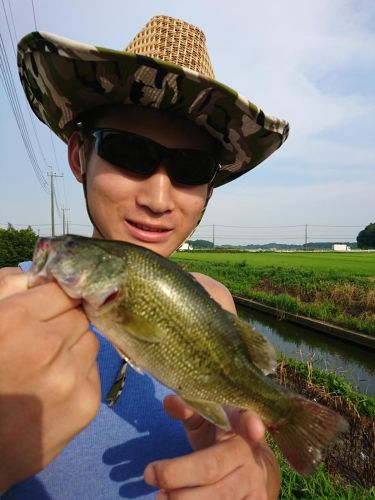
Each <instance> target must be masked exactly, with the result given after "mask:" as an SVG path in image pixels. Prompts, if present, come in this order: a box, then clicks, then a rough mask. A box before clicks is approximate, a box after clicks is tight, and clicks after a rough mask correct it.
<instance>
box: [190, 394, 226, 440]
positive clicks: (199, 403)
mask: <svg viewBox="0 0 375 500" xmlns="http://www.w3.org/2000/svg"><path fill="white" fill-rule="evenodd" d="M180 397H181V398H182V399H183V400H184V401H185V403H186V404H188V405H189V406H190V407H191V408H192V409H193V410H194V411H196V412H197V413H199V415H202V417H204V418H205V419H206V420H209V421H210V422H212V423H213V424H215V425H217V426H218V427H220V428H221V429H223V430H225V431H230V430H231V425H230V423H229V420H228V417H227V414H226V413H225V411H224V409H223V407H222V406H221V405H220V404H218V403H213V402H212V401H207V400H204V399H189V398H186V397H184V396H181V394H180Z"/></svg>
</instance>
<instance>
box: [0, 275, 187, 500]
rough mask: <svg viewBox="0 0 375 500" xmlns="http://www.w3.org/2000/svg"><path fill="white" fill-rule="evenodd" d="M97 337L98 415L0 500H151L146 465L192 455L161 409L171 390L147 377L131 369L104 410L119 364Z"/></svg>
mask: <svg viewBox="0 0 375 500" xmlns="http://www.w3.org/2000/svg"><path fill="white" fill-rule="evenodd" d="M21 267H22V268H23V269H24V270H26V269H27V266H21ZM93 330H94V331H95V329H93ZM95 333H96V334H97V336H98V338H99V341H100V350H99V355H98V364H99V371H100V378H101V384H102V403H101V405H100V410H99V413H98V415H97V416H96V418H95V419H94V420H93V421H92V422H91V424H90V425H89V426H88V427H86V429H85V430H83V431H82V432H81V433H80V434H79V435H78V436H76V437H75V439H73V441H71V443H69V445H68V446H67V447H66V448H65V449H64V450H63V452H62V453H61V454H60V455H59V456H58V457H56V458H55V459H54V460H53V461H52V463H51V464H49V466H48V467H46V469H44V470H43V471H42V472H40V473H39V474H37V475H36V476H34V477H32V478H30V479H28V480H26V481H23V482H22V483H19V484H17V485H16V486H14V487H12V488H11V489H10V490H8V491H7V492H6V493H5V494H4V495H2V496H1V499H2V500H11V499H12V500H16V499H17V500H19V499H22V500H34V499H35V500H50V499H54V500H57V499H61V500H62V499H64V500H78V499H79V500H86V499H87V500H93V499H113V498H128V499H135V498H136V499H152V498H154V497H155V494H154V492H155V491H156V490H155V488H152V487H150V486H148V485H147V484H146V483H145V482H144V481H143V471H144V469H145V467H146V465H147V464H149V463H150V462H152V461H154V460H158V459H163V458H173V457H176V456H181V455H184V454H186V453H190V452H191V451H192V450H191V447H190V445H189V443H188V441H187V439H186V435H185V433H184V430H183V428H182V425H181V424H180V423H179V422H176V421H174V420H172V419H171V418H169V417H168V415H167V414H166V413H165V410H164V408H163V405H162V400H163V398H164V397H165V396H166V395H167V394H170V393H171V391H170V389H168V388H166V387H164V386H163V385H162V384H160V383H159V382H157V381H156V380H155V379H154V378H152V377H151V376H149V375H147V374H145V375H141V374H139V373H137V372H136V371H134V370H133V369H132V368H131V367H129V368H128V371H127V376H126V381H125V385H124V389H123V392H122V394H121V396H120V398H119V400H118V401H117V402H116V404H115V405H114V406H113V408H110V407H109V406H108V405H107V403H106V397H107V395H108V392H109V391H110V389H111V387H112V384H113V383H114V381H115V380H116V377H117V375H118V372H119V370H120V369H121V365H122V360H121V358H120V356H119V355H118V354H117V352H116V350H115V349H114V348H113V347H112V346H111V344H110V343H109V342H108V341H107V340H106V339H105V338H104V337H103V336H102V335H100V333H99V332H97V331H95ZM66 417H67V418H69V415H67V416H66Z"/></svg>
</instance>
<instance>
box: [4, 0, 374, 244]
mask: <svg viewBox="0 0 375 500" xmlns="http://www.w3.org/2000/svg"><path fill="white" fill-rule="evenodd" d="M33 5H34V11H33ZM0 12H1V14H0V33H1V37H2V41H3V44H4V46H5V50H6V55H5V54H4V52H0V56H1V60H0V61H2V63H3V64H5V63H6V60H7V61H8V63H9V66H10V70H11V74H12V77H13V81H14V86H15V90H16V92H17V96H18V100H19V105H20V108H21V110H22V115H23V117H24V120H25V123H26V127H27V130H28V134H29V136H30V141H31V143H32V146H33V150H34V152H35V155H36V157H37V163H38V166H39V168H40V170H41V171H42V173H43V176H44V177H45V179H46V181H47V182H49V181H50V178H49V177H48V176H47V172H51V171H53V172H56V173H57V174H59V175H63V176H64V177H60V178H56V180H55V184H56V198H57V207H56V209H55V224H56V232H57V234H61V233H62V213H63V210H62V209H63V208H64V209H66V210H65V215H66V218H67V219H68V220H69V231H70V232H72V233H77V234H84V235H91V226H90V222H89V220H88V217H87V215H86V211H85V204H84V199H83V194H82V187H81V185H80V184H78V183H77V182H76V181H75V180H74V178H73V175H72V174H71V172H70V169H69V166H68V163H67V159H66V147H65V145H64V143H63V142H61V141H60V139H58V138H57V137H55V136H53V135H52V133H51V132H50V131H49V129H48V128H47V127H46V126H45V125H43V124H42V123H41V122H40V121H39V120H38V119H37V118H36V117H35V116H34V115H33V114H32V112H30V110H29V109H28V105H27V103H26V100H25V98H24V94H23V91H22V88H21V85H20V83H19V78H18V73H17V66H16V58H15V40H17V41H18V40H19V39H20V38H21V37H22V36H24V35H25V34H27V33H29V32H30V31H34V30H35V28H37V30H38V31H49V32H52V33H57V34H59V35H63V36H66V37H68V38H72V39H75V40H78V41H80V42H84V43H90V44H94V45H98V46H102V47H110V48H114V49H122V48H123V47H125V46H126V45H127V44H128V43H129V42H130V40H132V39H133V37H134V36H135V35H136V34H137V33H138V31H140V30H141V29H142V28H143V26H144V25H145V24H146V23H147V22H148V20H149V19H150V18H151V17H152V16H154V15H160V14H165V15H171V16H174V17H178V18H181V19H184V20H185V21H187V22H190V23H192V24H194V25H196V26H198V27H200V28H201V29H203V31H204V32H205V35H206V41H207V47H208V51H209V54H210V58H211V62H212V66H213V68H214V72H215V75H216V79H217V80H219V81H220V82H222V83H225V84H226V85H228V86H229V87H232V88H233V89H235V90H236V91H238V92H239V93H240V94H242V95H243V96H245V97H246V98H247V99H248V100H250V101H251V102H253V103H255V104H256V105H257V106H259V107H260V108H261V109H263V111H265V112H267V113H269V114H271V115H274V116H278V117H280V118H284V119H286V120H288V121H289V123H290V136H289V138H288V140H287V141H286V143H285V144H284V145H283V146H282V148H280V149H279V150H277V151H276V153H274V154H273V155H272V156H271V157H270V158H268V159H267V160H266V161H265V162H264V163H262V164H261V165H259V166H258V167H256V168H255V169H254V170H252V171H251V172H249V173H248V174H246V175H244V176H242V177H241V178H239V179H237V180H235V181H233V182H231V183H229V184H227V185H226V186H223V187H221V188H218V189H216V190H215V192H214V195H213V198H212V199H211V201H210V204H209V206H208V208H207V211H206V214H205V216H204V218H203V220H202V222H201V225H200V227H199V228H198V229H197V230H196V232H195V234H194V235H193V239H196V238H203V239H210V240H211V239H212V237H213V235H214V236H215V243H216V244H217V245H219V244H223V243H231V244H247V243H252V244H257V243H269V242H280V243H297V244H302V243H305V241H308V242H309V241H310V242H311V241H336V242H343V241H355V238H356V236H357V234H358V232H359V231H360V230H361V229H363V228H364V227H365V226H366V225H367V224H369V223H370V222H375V210H374V209H375V196H374V186H375V169H374V163H375V2H374V1H373V0H352V1H349V0H283V2H280V1H279V0H268V1H267V2H259V1H257V0H232V1H231V2H224V1H222V0H189V2H183V1H180V0H148V1H147V0H137V2H133V1H129V0H106V1H103V0H101V1H98V0H64V1H63V2H61V1H60V0H33V1H32V0H1V5H0ZM7 21H8V22H7ZM0 151H1V156H0V227H6V225H7V224H8V223H11V224H13V225H14V226H15V227H16V228H21V227H26V226H27V225H31V226H32V227H33V228H34V229H35V231H36V232H39V234H41V235H48V234H50V231H51V209H50V195H49V192H48V189H46V190H44V189H43V188H42V186H41V184H40V182H39V180H38V178H37V176H36V174H35V172H34V169H33V166H32V165H31V163H30V160H29V157H28V155H27V153H26V149H25V146H24V144H23V141H22V138H21V134H20V132H19V130H18V128H17V123H16V120H15V117H14V115H13V112H12V108H11V105H10V103H9V101H8V98H7V94H6V92H5V87H4V78H3V77H2V78H1V83H0Z"/></svg>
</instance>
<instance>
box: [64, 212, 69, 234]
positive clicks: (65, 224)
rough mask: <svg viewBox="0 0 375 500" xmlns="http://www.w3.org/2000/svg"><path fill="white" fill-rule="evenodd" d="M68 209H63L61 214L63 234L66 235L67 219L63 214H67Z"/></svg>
mask: <svg viewBox="0 0 375 500" xmlns="http://www.w3.org/2000/svg"><path fill="white" fill-rule="evenodd" d="M69 211H70V208H63V209H62V213H63V234H64V235H65V234H68V232H69V231H68V219H67V218H66V217H65V212H69ZM65 226H66V231H65Z"/></svg>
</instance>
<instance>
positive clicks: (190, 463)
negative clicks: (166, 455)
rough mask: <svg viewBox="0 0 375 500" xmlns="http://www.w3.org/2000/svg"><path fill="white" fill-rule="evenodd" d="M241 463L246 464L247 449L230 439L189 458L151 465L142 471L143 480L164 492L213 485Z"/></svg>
mask: <svg viewBox="0 0 375 500" xmlns="http://www.w3.org/2000/svg"><path fill="white" fill-rule="evenodd" d="M244 460H246V461H248V460H249V447H248V445H247V444H246V443H245V441H244V440H243V439H241V438H240V437H239V436H233V437H232V438H231V439H227V440H225V441H221V442H219V443H217V444H215V445H214V446H213V447H210V448H205V449H202V450H199V451H196V452H195V453H192V454H190V455H185V456H183V457H178V458H175V459H172V460H159V461H157V462H153V463H151V464H149V465H148V466H147V467H146V469H145V472H144V478H145V481H146V482H147V483H149V484H152V485H154V486H157V487H159V488H165V489H168V490H170V489H176V488H185V487H191V486H201V485H206V484H213V483H215V482H217V481H219V480H220V479H221V478H223V477H225V476H227V475H228V474H230V473H231V472H233V471H234V470H235V469H237V468H238V467H241V466H242V464H243V463H244Z"/></svg>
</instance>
